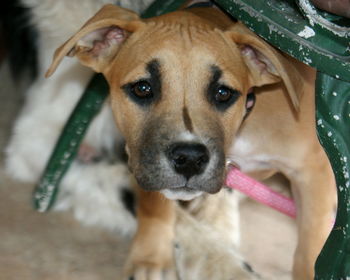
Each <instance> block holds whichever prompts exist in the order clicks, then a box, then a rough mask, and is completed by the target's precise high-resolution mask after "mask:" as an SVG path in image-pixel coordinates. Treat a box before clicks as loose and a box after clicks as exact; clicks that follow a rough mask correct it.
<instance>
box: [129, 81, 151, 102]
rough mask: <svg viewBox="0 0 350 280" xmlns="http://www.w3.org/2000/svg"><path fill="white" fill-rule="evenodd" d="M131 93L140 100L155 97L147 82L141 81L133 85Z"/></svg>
mask: <svg viewBox="0 0 350 280" xmlns="http://www.w3.org/2000/svg"><path fill="white" fill-rule="evenodd" d="M130 89H131V93H132V94H133V95H134V96H136V97H138V98H150V97H152V96H153V92H152V87H151V85H150V84H149V83H148V82H146V81H139V82H136V83H134V84H133V85H131V88H130Z"/></svg>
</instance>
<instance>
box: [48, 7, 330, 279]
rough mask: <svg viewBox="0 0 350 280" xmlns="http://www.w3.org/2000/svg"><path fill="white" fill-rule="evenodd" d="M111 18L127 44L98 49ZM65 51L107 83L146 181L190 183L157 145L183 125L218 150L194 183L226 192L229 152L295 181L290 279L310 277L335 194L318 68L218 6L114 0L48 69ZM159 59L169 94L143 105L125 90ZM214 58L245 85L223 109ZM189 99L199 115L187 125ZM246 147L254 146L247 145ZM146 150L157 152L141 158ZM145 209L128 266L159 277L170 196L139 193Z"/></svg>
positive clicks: (227, 75) (225, 74)
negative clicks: (143, 15) (322, 140)
mask: <svg viewBox="0 0 350 280" xmlns="http://www.w3.org/2000/svg"><path fill="white" fill-rule="evenodd" d="M110 26H118V28H120V29H122V30H123V32H124V33H123V35H124V38H123V41H122V42H118V43H117V44H110V43H109V42H107V43H106V44H105V46H106V48H105V49H103V50H102V51H101V52H98V51H99V49H97V50H96V49H94V44H95V43H96V41H92V42H82V41H84V39H86V38H87V37H86V35H88V34H90V33H92V32H95V31H96V29H101V28H106V27H110ZM247 47H248V48H247ZM250 50H254V53H255V56H252V55H251V52H250ZM67 54H75V55H77V57H78V58H79V59H80V61H81V62H82V63H83V64H85V65H88V66H89V67H92V68H93V69H95V70H96V71H98V72H102V73H103V74H104V75H105V77H106V79H107V80H108V82H109V85H110V89H111V90H110V91H111V106H112V109H113V111H114V114H115V120H116V123H117V125H118V127H119V129H120V130H121V132H122V134H123V135H124V137H125V139H126V148H127V152H128V154H129V166H130V168H131V169H132V171H133V173H134V175H135V177H136V179H137V181H138V183H139V184H140V186H141V187H143V188H145V189H148V190H151V189H152V188H153V189H152V190H161V189H163V188H167V187H169V188H171V187H173V186H181V184H183V183H182V181H181V180H180V179H179V178H178V177H176V176H175V175H174V174H172V171H171V170H170V169H169V168H167V167H164V164H163V163H164V162H163V161H162V158H161V156H162V155H161V154H160V152H159V150H162V149H163V148H164V147H167V146H169V145H170V144H171V143H172V142H171V141H180V140H181V141H183V139H184V137H182V136H181V135H182V134H186V133H187V134H191V135H192V136H193V138H194V139H195V140H196V141H200V142H202V143H205V144H206V145H207V146H208V149H209V150H210V151H211V153H212V154H215V153H216V154H215V157H216V158H217V163H215V164H216V165H215V166H214V167H211V168H212V169H211V172H207V173H208V174H204V175H203V178H202V179H201V178H199V179H196V180H197V181H196V180H193V181H194V182H193V183H192V184H193V186H192V187H193V188H198V186H201V185H206V184H208V189H206V190H205V191H207V192H210V193H214V192H217V191H218V190H219V187H220V186H221V185H222V182H223V179H224V175H225V164H224V161H222V158H221V154H223V155H224V157H225V159H232V160H233V161H235V162H236V163H237V164H238V165H240V166H241V168H242V169H243V170H244V171H246V172H248V173H252V174H256V175H258V174H263V173H264V174H269V175H270V174H273V173H274V172H281V173H283V174H284V175H285V176H286V177H287V178H288V179H289V180H290V181H291V185H292V191H293V195H294V197H295V199H296V203H297V207H298V225H299V230H298V233H299V242H298V246H297V249H296V253H295V262H294V268H293V276H294V279H295V280H304V279H312V278H313V274H314V272H313V266H314V263H315V260H316V257H317V255H318V254H319V252H320V250H321V248H322V246H323V244H324V242H325V239H326V237H327V235H328V233H329V230H330V221H331V217H332V211H333V209H334V205H335V197H336V191H335V187H334V178H333V175H332V172H331V168H330V165H329V163H328V160H327V158H326V156H325V153H324V152H323V150H322V148H321V146H320V144H319V143H318V140H317V137H316V132H315V125H314V124H315V119H314V118H315V117H314V114H315V108H314V79H315V71H314V70H313V69H311V68H309V67H307V66H305V65H303V64H301V63H299V62H297V61H296V60H294V59H292V58H289V57H287V56H285V55H283V54H281V53H279V52H278V51H276V50H275V49H273V48H272V47H270V46H269V45H268V44H266V43H265V42H263V41H262V40H261V39H259V38H258V37H257V36H255V35H254V34H252V33H251V32H250V31H249V30H248V29H247V28H245V27H244V26H243V25H242V24H240V23H233V22H232V21H231V20H230V19H229V18H228V17H226V16H225V15H224V14H222V13H221V12H220V11H219V10H218V9H211V8H193V9H190V10H183V11H177V12H174V13H170V14H167V15H163V16H160V17H155V18H151V19H147V20H141V19H139V18H137V17H136V16H135V14H133V13H132V12H130V11H128V10H125V9H121V8H118V7H115V6H112V5H107V6H105V7H104V8H102V9H101V10H100V12H98V13H97V14H96V16H95V17H93V18H92V19H90V20H89V21H88V23H87V24H85V25H84V26H83V28H82V29H81V30H80V31H79V32H78V33H77V34H76V35H74V36H73V37H72V38H71V39H70V40H68V41H67V43H65V44H64V45H63V46H62V47H60V48H59V49H58V50H57V51H56V53H55V57H54V60H53V64H52V66H51V67H50V69H49V70H48V73H47V75H48V76H49V75H51V74H52V73H53V72H54V70H55V69H56V67H57V65H58V64H59V62H60V61H61V60H62V58H63V57H64V56H65V55H67ZM152 60H157V61H158V62H159V67H160V72H161V82H162V85H161V92H162V93H161V98H160V100H158V101H157V102H156V103H155V104H152V105H150V106H149V107H147V109H144V108H140V106H139V105H138V104H135V102H133V101H132V99H131V98H130V97H128V96H127V94H125V92H124V91H123V89H122V87H123V86H124V85H126V84H128V83H132V82H134V81H136V80H139V79H142V78H145V77H147V75H149V73H147V71H146V70H145V68H146V65H147V63H149V62H150V61H152ZM211 65H215V66H217V67H219V68H220V69H222V77H220V82H223V83H225V84H228V85H230V86H231V87H232V88H234V89H236V90H238V91H239V92H241V94H242V96H241V97H240V98H238V99H237V101H236V103H235V104H234V105H233V106H231V107H230V108H229V109H227V110H226V111H225V112H220V111H218V110H216V109H214V108H213V105H212V104H210V102H208V100H207V98H206V90H207V88H206V85H207V84H208V81H210V79H211V72H210V66H211ZM253 87H256V93H257V104H256V108H254V110H253V112H252V113H251V115H250V116H249V117H248V119H247V120H246V121H245V122H243V119H244V115H245V100H246V95H247V93H248V91H249V90H250V89H251V88H253ZM184 108H186V110H187V112H188V113H187V114H188V116H189V117H188V118H190V120H191V126H192V131H190V133H189V130H191V129H189V125H188V123H187V124H186V121H185V120H184V119H185V118H184V116H183V115H184V114H183V111H184ZM187 121H188V120H187ZM159 135H162V137H159ZM181 137H182V138H181ZM166 139H170V140H166ZM242 145H247V146H249V148H247V149H242V148H241V147H242ZM145 150H147V151H149V153H150V156H149V157H151V158H148V157H147V156H145V157H144V158H142V156H141V155H140V154H142V152H143V151H145ZM159 158H161V159H159ZM153 165H154V166H153ZM214 171H215V173H214ZM170 173H171V174H170ZM209 173H210V174H209ZM169 174H170V175H169ZM205 176H207V177H205ZM180 181H181V182H180ZM179 182H180V183H179ZM167 184H170V185H167ZM156 187H158V189H157V188H156ZM138 217H139V221H140V225H139V229H138V232H137V235H136V237H135V241H134V244H133V247H132V248H131V253H130V257H129V259H128V263H127V267H126V269H127V272H128V273H129V274H132V273H135V275H138V274H140V273H142V272H140V271H148V273H149V275H151V274H152V273H154V275H156V274H157V273H158V274H159V273H160V272H159V271H162V270H166V271H168V270H169V269H170V270H171V263H172V256H171V254H172V253H171V252H172V251H171V250H172V247H171V246H172V241H173V238H174V236H173V234H174V232H173V226H174V220H175V214H174V210H173V203H172V202H170V201H168V200H166V199H165V198H164V197H162V196H161V195H159V194H156V193H154V194H153V193H148V192H145V191H140V207H139V211H138ZM146 274H147V273H146ZM158 274H157V275H158ZM152 275H153V274H152ZM147 279H152V278H147Z"/></svg>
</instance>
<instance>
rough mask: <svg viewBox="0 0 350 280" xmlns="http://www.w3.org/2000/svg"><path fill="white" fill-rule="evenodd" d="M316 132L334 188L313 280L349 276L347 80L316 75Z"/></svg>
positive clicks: (344, 279) (349, 85)
mask: <svg viewBox="0 0 350 280" xmlns="http://www.w3.org/2000/svg"><path fill="white" fill-rule="evenodd" d="M316 87H317V96H316V101H317V108H318V110H317V115H316V118H317V131H318V134H319V139H320V142H321V144H322V145H323V147H324V148H325V150H326V152H327V154H328V157H329V159H330V161H331V164H332V167H333V170H334V174H335V176H336V181H337V187H338V203H339V206H338V212H337V218H336V223H335V225H334V228H333V230H332V232H331V235H330V237H329V238H328V240H327V243H326V245H325V246H324V248H323V251H322V252H321V254H320V256H319V258H318V261H317V264H316V271H317V275H316V279H319V280H332V279H334V280H347V279H350V226H349V225H350V179H349V174H350V83H348V82H344V81H341V80H338V79H336V78H333V77H331V76H329V75H327V74H324V73H318V75H317V82H316Z"/></svg>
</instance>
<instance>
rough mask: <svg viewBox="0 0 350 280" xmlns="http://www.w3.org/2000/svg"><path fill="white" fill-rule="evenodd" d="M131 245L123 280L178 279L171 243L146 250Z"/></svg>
mask: <svg viewBox="0 0 350 280" xmlns="http://www.w3.org/2000/svg"><path fill="white" fill-rule="evenodd" d="M133 245H134V246H132V249H131V251H130V254H129V258H128V261H127V262H126V265H125V267H124V275H125V277H124V279H125V280H177V279H178V278H177V274H176V269H175V267H174V265H173V264H174V261H173V250H172V246H171V243H170V244H163V246H159V244H157V245H158V246H154V247H148V248H145V246H144V247H143V248H140V247H138V246H135V244H133ZM136 249H137V250H136Z"/></svg>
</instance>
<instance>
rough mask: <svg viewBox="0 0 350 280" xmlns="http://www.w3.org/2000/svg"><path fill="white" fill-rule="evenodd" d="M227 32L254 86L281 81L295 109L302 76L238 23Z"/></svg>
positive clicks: (280, 55)
mask: <svg viewBox="0 0 350 280" xmlns="http://www.w3.org/2000/svg"><path fill="white" fill-rule="evenodd" d="M226 33H227V34H228V36H230V38H231V39H232V40H233V41H234V42H235V43H236V44H237V46H238V48H239V49H240V52H241V54H242V58H243V60H244V62H245V63H246V65H247V66H248V69H249V72H250V74H251V79H252V81H251V82H252V83H253V85H254V86H262V85H267V84H273V83H277V82H279V81H281V80H282V81H283V83H284V85H285V86H286V88H287V91H288V94H289V96H290V99H291V101H292V104H293V106H294V108H295V109H296V110H298V109H299V100H300V98H301V93H302V83H301V81H302V77H301V76H300V73H299V72H298V70H297V69H296V68H295V67H294V65H293V64H292V63H291V62H290V61H288V59H287V58H286V57H284V56H283V55H282V54H281V53H279V52H278V51H277V50H276V49H274V48H273V47H271V46H270V45H269V44H267V43H266V42H265V41H263V40H262V39H260V38H258V37H257V36H256V35H255V34H254V33H253V32H251V31H250V30H249V29H248V28H246V27H245V26H243V25H242V24H240V23H237V24H235V26H234V28H232V29H230V30H228V31H226Z"/></svg>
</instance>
